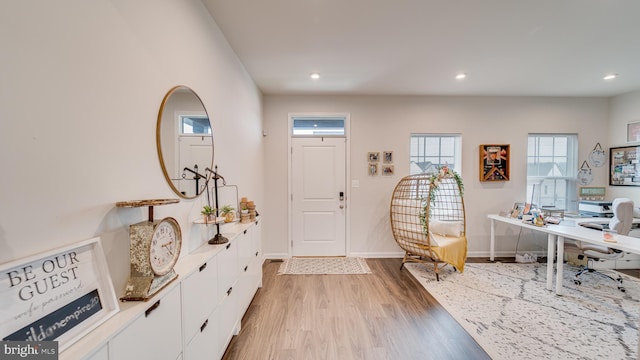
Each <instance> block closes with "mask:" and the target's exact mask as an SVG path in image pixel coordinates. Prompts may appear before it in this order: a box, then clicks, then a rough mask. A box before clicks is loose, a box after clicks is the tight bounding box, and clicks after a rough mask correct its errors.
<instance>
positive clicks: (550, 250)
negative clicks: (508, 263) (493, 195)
mask: <svg viewBox="0 0 640 360" xmlns="http://www.w3.org/2000/svg"><path fill="white" fill-rule="evenodd" d="M489 219H491V247H490V253H489V260H491V261H493V260H494V259H495V252H496V221H500V222H504V223H507V224H510V225H515V226H520V227H523V228H526V229H531V230H534V231H541V232H545V233H547V290H549V291H551V290H553V258H554V257H555V248H556V246H555V242H556V236H555V235H553V234H551V233H549V232H548V231H545V230H546V228H545V227H540V226H535V225H533V224H527V223H523V222H522V220H519V219H513V218H508V217H504V216H500V215H489ZM563 256H564V255H563ZM560 284H562V282H560ZM560 287H562V285H560ZM558 290H559V289H558V286H557V284H556V294H558Z"/></svg>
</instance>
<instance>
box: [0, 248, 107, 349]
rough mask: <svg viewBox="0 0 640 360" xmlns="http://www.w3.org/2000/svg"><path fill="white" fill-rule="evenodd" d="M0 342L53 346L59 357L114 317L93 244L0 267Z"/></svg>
mask: <svg viewBox="0 0 640 360" xmlns="http://www.w3.org/2000/svg"><path fill="white" fill-rule="evenodd" d="M0 274H2V280H1V281H0V286H1V287H2V290H0V304H2V307H1V308H0V339H2V340H14V341H45V340H46V341H58V346H59V351H63V350H64V349H66V348H67V347H69V345H71V344H73V343H74V342H75V341H77V340H78V339H80V338H81V337H83V336H84V335H86V334H87V333H88V332H90V331H91V330H93V329H95V328H96V327H97V326H98V325H100V324H102V323H103V322H105V321H106V320H107V319H109V318H110V317H111V316H113V315H115V314H116V313H117V312H118V311H119V306H118V300H117V298H116V295H115V292H114V290H113V284H112V282H111V277H110V276H109V269H108V268H107V262H106V259H105V257H104V251H103V250H102V245H101V244H100V238H93V239H90V240H86V241H82V242H79V243H77V244H73V245H70V246H65V247H63V248H59V249H55V250H52V251H48V252H46V253H43V254H38V255H34V256H31V257H28V258H25V259H21V260H16V261H13V262H10V263H7V264H3V265H0Z"/></svg>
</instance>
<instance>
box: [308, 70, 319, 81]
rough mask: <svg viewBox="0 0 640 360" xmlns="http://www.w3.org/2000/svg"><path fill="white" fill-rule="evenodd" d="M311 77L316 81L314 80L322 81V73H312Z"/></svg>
mask: <svg viewBox="0 0 640 360" xmlns="http://www.w3.org/2000/svg"><path fill="white" fill-rule="evenodd" d="M309 77H310V78H312V79H314V80H317V79H320V73H317V72H314V73H311V75H309Z"/></svg>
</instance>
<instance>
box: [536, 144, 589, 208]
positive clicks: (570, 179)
mask: <svg viewBox="0 0 640 360" xmlns="http://www.w3.org/2000/svg"><path fill="white" fill-rule="evenodd" d="M532 138H534V141H535V142H536V144H535V148H534V149H530V140H531V139H532ZM542 138H552V151H551V154H550V155H541V154H540V152H541V146H540V139H542ZM556 138H566V139H567V147H566V149H563V150H562V151H565V150H566V155H562V154H560V155H557V151H556V150H557V149H556V148H555V144H556V142H555V139H556ZM578 145H579V142H578V134H571V133H530V134H528V135H527V173H526V190H525V191H526V194H525V199H526V202H531V203H532V204H535V205H536V206H538V207H541V208H554V209H561V208H560V207H558V204H560V203H564V207H563V208H562V210H564V211H568V212H575V211H577V210H578V202H577V194H578V181H577V175H578ZM540 158H551V160H552V161H551V164H552V166H553V167H555V166H557V167H558V168H560V169H561V167H560V166H559V165H558V162H557V159H558V158H566V169H565V174H564V175H557V174H556V175H548V176H544V175H537V174H536V175H530V173H529V171H530V167H531V164H541V163H542V162H540V161H539V159H540ZM531 159H535V160H537V161H534V162H531ZM550 171H553V169H550ZM549 181H550V182H552V185H553V189H552V192H551V193H552V195H551V196H549V195H544V194H542V193H541V192H542V190H543V189H542V188H538V189H534V188H533V186H534V185H539V186H540V187H542V186H543V184H544V183H545V182H549ZM561 182H564V186H563V187H564V195H559V193H562V191H561V190H560V191H559V187H558V184H559V183H561ZM546 186H549V184H547V185H546ZM534 192H535V193H534ZM536 194H537V195H536ZM550 197H552V201H551V203H552V204H551V203H549V202H548V200H547V202H545V201H542V200H541V199H545V198H546V199H549V198H550Z"/></svg>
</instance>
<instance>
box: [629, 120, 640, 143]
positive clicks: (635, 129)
mask: <svg viewBox="0 0 640 360" xmlns="http://www.w3.org/2000/svg"><path fill="white" fill-rule="evenodd" d="M627 142H628V143H637V142H640V121H637V122H632V123H628V124H627Z"/></svg>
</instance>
